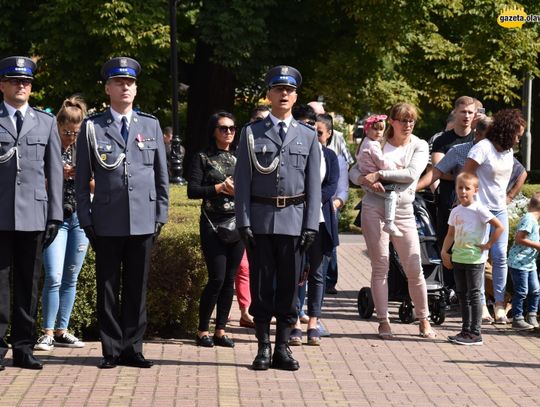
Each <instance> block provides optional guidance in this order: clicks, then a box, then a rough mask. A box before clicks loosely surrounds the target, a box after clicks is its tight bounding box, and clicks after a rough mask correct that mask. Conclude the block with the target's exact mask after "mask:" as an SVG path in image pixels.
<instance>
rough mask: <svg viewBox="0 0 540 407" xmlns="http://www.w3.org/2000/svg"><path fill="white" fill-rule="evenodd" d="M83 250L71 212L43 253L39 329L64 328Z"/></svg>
mask: <svg viewBox="0 0 540 407" xmlns="http://www.w3.org/2000/svg"><path fill="white" fill-rule="evenodd" d="M87 249H88V239H87V238H86V235H85V234H84V231H83V230H82V229H81V228H80V227H79V219H78V218H77V214H76V213H73V215H71V217H70V218H68V219H66V220H64V222H63V223H62V225H61V226H60V229H59V230H58V235H57V236H56V238H55V239H54V241H53V242H52V244H51V245H50V246H49V247H47V248H46V249H45V250H44V252H43V265H44V267H45V282H44V285H43V295H42V301H43V328H45V329H67V327H68V324H69V318H70V316H71V311H72V310H73V304H74V303H75V291H76V288H77V278H78V276H79V272H80V271H81V268H82V265H83V262H84V257H85V256H86V250H87Z"/></svg>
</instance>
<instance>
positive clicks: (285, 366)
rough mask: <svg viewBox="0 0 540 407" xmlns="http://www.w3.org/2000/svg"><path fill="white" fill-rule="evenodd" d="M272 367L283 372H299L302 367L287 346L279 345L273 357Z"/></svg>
mask: <svg viewBox="0 0 540 407" xmlns="http://www.w3.org/2000/svg"><path fill="white" fill-rule="evenodd" d="M272 367H273V368H274V369H281V370H298V369H299V368H300V365H299V364H298V362H297V361H296V359H294V358H293V357H292V352H291V350H290V349H289V347H288V346H286V345H277V346H276V349H275V351H274V356H272Z"/></svg>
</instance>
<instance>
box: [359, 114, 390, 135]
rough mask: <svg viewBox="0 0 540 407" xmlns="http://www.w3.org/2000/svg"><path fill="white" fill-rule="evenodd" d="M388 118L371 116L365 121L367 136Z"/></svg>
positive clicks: (380, 115)
mask: <svg viewBox="0 0 540 407" xmlns="http://www.w3.org/2000/svg"><path fill="white" fill-rule="evenodd" d="M387 118H388V116H387V115H385V114H374V115H371V116H369V117H368V118H367V119H366V120H364V133H366V134H367V132H368V130H369V129H370V128H371V127H372V126H373V125H374V124H375V123H378V122H382V121H385V120H386V119H387Z"/></svg>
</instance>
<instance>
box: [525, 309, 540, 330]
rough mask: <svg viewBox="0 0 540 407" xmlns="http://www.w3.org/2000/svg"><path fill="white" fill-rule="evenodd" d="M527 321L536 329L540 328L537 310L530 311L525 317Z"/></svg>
mask: <svg viewBox="0 0 540 407" xmlns="http://www.w3.org/2000/svg"><path fill="white" fill-rule="evenodd" d="M525 321H526V322H527V323H528V324H531V325H532V326H533V328H534V329H538V327H539V326H538V318H537V316H536V312H529V313H528V314H527V316H526V317H525Z"/></svg>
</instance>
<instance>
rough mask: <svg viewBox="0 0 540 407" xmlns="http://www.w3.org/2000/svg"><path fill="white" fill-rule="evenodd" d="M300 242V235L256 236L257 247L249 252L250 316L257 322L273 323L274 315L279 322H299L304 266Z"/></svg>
mask: <svg viewBox="0 0 540 407" xmlns="http://www.w3.org/2000/svg"><path fill="white" fill-rule="evenodd" d="M299 239H300V238H299V237H298V236H287V235H255V243H256V247H255V249H254V250H248V259H249V273H250V276H249V288H250V292H251V305H250V307H249V313H250V314H251V315H253V319H254V321H255V322H256V323H261V324H266V323H270V320H271V319H272V316H273V315H274V316H275V317H276V319H277V322H278V323H282V324H294V323H295V322H296V319H297V315H298V314H297V311H296V300H297V295H298V280H299V278H300V272H301V267H302V256H301V255H300V251H299V247H298V244H299Z"/></svg>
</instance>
